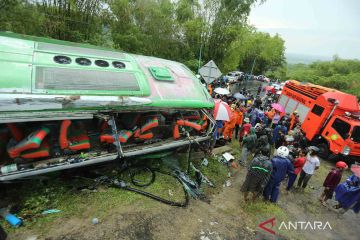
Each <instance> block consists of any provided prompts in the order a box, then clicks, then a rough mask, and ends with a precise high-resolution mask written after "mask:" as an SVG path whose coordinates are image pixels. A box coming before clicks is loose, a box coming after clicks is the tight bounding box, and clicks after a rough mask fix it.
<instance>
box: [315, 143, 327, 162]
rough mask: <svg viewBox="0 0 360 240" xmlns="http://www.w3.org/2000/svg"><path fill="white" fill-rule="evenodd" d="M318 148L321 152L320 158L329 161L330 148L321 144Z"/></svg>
mask: <svg viewBox="0 0 360 240" xmlns="http://www.w3.org/2000/svg"><path fill="white" fill-rule="evenodd" d="M317 147H318V148H319V149H320V151H319V157H321V158H322V159H327V158H328V157H329V155H330V151H329V147H328V145H327V144H326V143H320V144H319V145H317Z"/></svg>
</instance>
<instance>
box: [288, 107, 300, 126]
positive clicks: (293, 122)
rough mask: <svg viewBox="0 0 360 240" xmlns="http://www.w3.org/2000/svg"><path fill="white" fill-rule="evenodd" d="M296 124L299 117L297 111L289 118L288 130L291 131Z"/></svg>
mask: <svg viewBox="0 0 360 240" xmlns="http://www.w3.org/2000/svg"><path fill="white" fill-rule="evenodd" d="M297 123H299V115H298V113H297V111H294V112H293V114H292V115H291V118H290V129H289V130H292V129H293V128H294V127H295V125H296V124H297Z"/></svg>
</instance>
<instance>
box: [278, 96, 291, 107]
mask: <svg viewBox="0 0 360 240" xmlns="http://www.w3.org/2000/svg"><path fill="white" fill-rule="evenodd" d="M288 99H289V98H288V97H287V96H285V95H281V97H280V99H279V104H280V105H281V106H283V107H285V104H286V103H287V100H288Z"/></svg>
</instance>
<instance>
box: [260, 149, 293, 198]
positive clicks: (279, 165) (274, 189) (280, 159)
mask: <svg viewBox="0 0 360 240" xmlns="http://www.w3.org/2000/svg"><path fill="white" fill-rule="evenodd" d="M288 157H289V149H288V148H287V147H285V146H281V147H279V148H278V149H277V150H276V154H275V157H273V158H272V159H271V163H272V166H273V170H272V173H271V177H270V180H269V182H268V183H267V185H266V187H265V189H264V192H263V195H264V199H265V201H269V200H270V201H271V202H273V203H276V202H277V200H278V197H279V194H280V184H281V182H282V181H284V179H285V177H286V175H288V174H291V173H293V172H294V166H293V165H292V163H291V161H290V160H289V158H288Z"/></svg>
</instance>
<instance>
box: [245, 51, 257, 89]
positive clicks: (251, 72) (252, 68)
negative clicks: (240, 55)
mask: <svg viewBox="0 0 360 240" xmlns="http://www.w3.org/2000/svg"><path fill="white" fill-rule="evenodd" d="M255 62H256V56H255V58H254V61H253V64H252V66H251V71H250V75H249V76H248V79H246V82H245V89H247V85H248V84H247V82H248V81H249V80H250V77H251V76H252V74H253V70H254V66H255Z"/></svg>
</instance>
